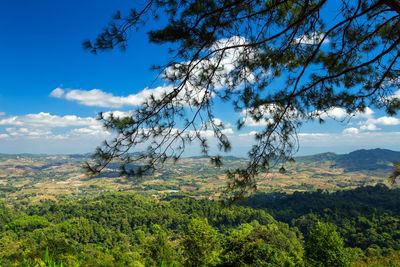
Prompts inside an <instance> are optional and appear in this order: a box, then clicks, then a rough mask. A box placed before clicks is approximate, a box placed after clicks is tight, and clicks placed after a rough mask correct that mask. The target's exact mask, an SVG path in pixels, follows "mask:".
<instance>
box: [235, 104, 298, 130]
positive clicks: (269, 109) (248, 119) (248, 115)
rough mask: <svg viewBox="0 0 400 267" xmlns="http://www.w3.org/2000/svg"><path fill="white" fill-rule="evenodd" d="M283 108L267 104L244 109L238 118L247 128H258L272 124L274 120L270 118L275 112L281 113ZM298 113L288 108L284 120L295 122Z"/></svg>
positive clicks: (292, 108)
mask: <svg viewBox="0 0 400 267" xmlns="http://www.w3.org/2000/svg"><path fill="white" fill-rule="evenodd" d="M283 109H285V107H281V106H278V105H276V104H267V105H262V106H259V107H257V108H253V109H245V110H242V111H241V112H240V116H241V117H243V122H244V124H245V125H246V126H249V127H258V126H267V125H268V124H273V123H274V120H273V119H272V117H273V116H274V114H275V113H276V112H280V111H283ZM252 115H255V116H256V117H258V118H260V120H258V121H256V120H255V119H253V118H252ZM298 116H299V115H298V112H297V110H296V109H295V108H294V107H291V108H289V109H288V110H287V111H286V114H285V119H286V120H295V119H298Z"/></svg>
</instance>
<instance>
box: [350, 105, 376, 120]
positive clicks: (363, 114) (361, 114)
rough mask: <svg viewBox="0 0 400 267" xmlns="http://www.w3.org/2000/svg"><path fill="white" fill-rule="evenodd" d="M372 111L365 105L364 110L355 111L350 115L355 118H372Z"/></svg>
mask: <svg viewBox="0 0 400 267" xmlns="http://www.w3.org/2000/svg"><path fill="white" fill-rule="evenodd" d="M373 114H374V111H373V110H372V109H370V108H369V107H366V108H365V109H364V111H356V112H355V113H354V114H353V115H352V116H353V117H354V118H356V119H359V118H372V116H373Z"/></svg>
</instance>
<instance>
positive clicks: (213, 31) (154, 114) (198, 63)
mask: <svg viewBox="0 0 400 267" xmlns="http://www.w3.org/2000/svg"><path fill="white" fill-rule="evenodd" d="M157 17H162V18H167V19H168V22H167V23H166V24H165V25H163V26H162V27H161V28H157V29H151V30H150V31H149V32H148V36H149V41H150V42H153V43H156V44H170V48H171V49H170V61H169V62H166V63H165V65H162V66H156V69H158V70H159V73H160V77H161V78H162V79H163V80H164V81H167V82H168V83H169V84H170V86H168V88H167V89H166V90H165V92H163V94H161V95H151V96H150V97H148V98H147V99H146V101H144V102H143V104H142V105H141V106H139V107H138V108H137V109H136V110H134V111H133V112H132V116H130V117H124V118H120V117H118V116H102V114H100V116H99V117H100V119H101V120H103V122H104V125H105V127H106V128H107V129H109V130H112V131H115V133H116V134H117V135H116V138H115V139H114V140H112V141H108V142H105V143H104V145H103V146H102V147H99V148H98V149H97V151H96V153H95V156H96V159H97V163H96V164H94V165H90V166H87V167H88V169H89V170H90V171H91V172H94V173H96V172H99V171H101V170H102V169H103V168H104V167H105V166H106V165H107V164H108V163H109V162H110V161H111V160H113V159H115V158H119V159H122V161H123V162H124V163H125V164H127V163H130V162H132V161H134V160H136V159H138V158H146V159H147V160H148V161H147V165H146V166H145V167H143V168H139V169H129V168H126V167H125V165H124V164H123V165H122V167H121V172H122V174H126V175H140V174H142V173H143V172H145V171H148V170H152V169H154V168H155V167H156V166H157V164H159V163H163V162H164V161H165V160H166V159H168V158H173V159H178V158H179V157H181V156H182V153H183V152H184V151H185V148H186V147H187V146H188V144H189V143H191V142H193V141H197V142H199V144H200V146H201V148H202V152H203V154H205V155H208V152H209V145H208V139H207V136H205V135H204V134H203V133H204V131H211V132H212V133H213V135H214V136H215V137H216V139H217V140H218V145H219V149H220V150H221V151H229V150H230V148H231V144H230V141H229V139H228V137H227V135H226V131H225V125H224V124H223V123H222V122H221V121H220V120H219V119H217V117H216V115H215V112H214V111H215V105H216V104H218V103H220V102H221V101H224V102H228V103H231V104H232V108H233V110H234V111H236V112H241V113H242V114H244V119H239V120H238V121H237V123H236V126H237V128H239V129H240V128H242V127H244V126H245V125H246V123H249V122H254V123H260V124H261V125H263V129H262V130H260V131H258V132H257V133H256V134H255V141H254V145H253V146H252V147H251V148H250V150H249V152H248V156H249V159H250V160H249V163H248V165H247V166H246V167H245V168H242V169H237V170H231V171H230V172H228V176H229V178H230V183H229V185H228V187H229V188H230V189H231V190H232V192H235V194H236V196H241V195H242V194H243V193H245V192H247V191H249V190H253V189H255V188H256V177H257V175H258V174H259V172H260V171H267V170H268V169H269V168H270V167H271V166H273V165H274V164H276V163H277V162H284V161H287V160H290V159H291V158H292V155H293V153H294V152H296V151H297V148H298V145H299V144H298V139H297V131H298V129H299V127H300V126H301V124H303V123H304V122H307V121H309V120H318V121H320V122H323V120H324V118H326V113H327V112H329V111H330V110H332V109H334V108H342V109H344V110H346V112H347V113H348V116H349V117H351V116H354V115H355V114H359V113H362V112H364V111H365V110H366V108H368V107H377V108H380V109H383V110H385V111H386V112H387V114H389V115H395V114H396V112H397V111H398V110H399V108H400V99H399V98H398V95H399V92H400V91H398V89H399V80H398V78H397V77H398V76H399V63H398V58H399V56H400V50H399V44H400V34H399V33H400V32H399V31H400V27H399V22H400V2H399V1H397V0H378V1H376V0H373V1H370V0H358V1H356V0H342V1H328V0H208V1H198V0H190V1H169V0H168V1H166V0H149V1H147V2H146V3H145V4H144V5H143V6H142V7H141V8H139V9H132V10H130V11H128V12H127V11H126V10H123V11H120V12H118V13H117V14H115V16H114V17H113V20H112V22H111V23H110V24H109V25H108V26H107V28H106V29H105V30H104V31H103V32H102V33H100V34H99V35H98V37H97V38H96V39H95V40H94V41H87V42H85V43H84V47H85V48H86V49H88V50H90V51H91V52H93V53H98V52H102V51H105V50H110V49H113V48H116V47H119V48H122V49H126V48H127V46H128V44H129V39H130V37H132V38H134V37H135V33H134V31H135V30H140V29H141V28H143V27H144V25H146V23H148V22H149V21H152V20H154V19H156V18H157ZM178 121H179V122H183V126H181V127H178V125H179V124H178ZM142 143H146V144H149V145H148V148H147V151H146V152H145V153H140V154H132V153H130V152H132V151H134V149H135V147H136V146H137V145H138V144H142ZM211 160H212V162H213V163H215V164H216V165H220V164H221V163H222V162H221V157H219V156H214V157H211Z"/></svg>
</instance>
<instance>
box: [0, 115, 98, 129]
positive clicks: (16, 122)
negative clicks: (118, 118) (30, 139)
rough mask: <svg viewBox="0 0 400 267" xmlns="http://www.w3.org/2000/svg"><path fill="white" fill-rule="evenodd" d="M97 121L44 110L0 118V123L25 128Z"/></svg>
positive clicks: (77, 124)
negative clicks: (52, 113)
mask: <svg viewBox="0 0 400 267" xmlns="http://www.w3.org/2000/svg"><path fill="white" fill-rule="evenodd" d="M97 123H99V122H98V121H97V120H96V119H95V118H91V117H86V118H81V117H78V116H75V115H65V116H57V115H51V114H50V113H45V112H40V113H38V114H27V115H23V116H12V117H8V118H4V119H1V120H0V125H13V126H23V127H25V128H29V127H31V128H37V127H46V128H55V127H69V126H86V125H93V124H97Z"/></svg>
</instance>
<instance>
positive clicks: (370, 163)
mask: <svg viewBox="0 0 400 267" xmlns="http://www.w3.org/2000/svg"><path fill="white" fill-rule="evenodd" d="M50 156H52V155H41V154H1V153H0V161H1V160H7V159H18V158H32V159H35V158H36V159H38V158H45V157H50ZM57 157H62V160H61V161H63V162H68V161H69V160H68V159H70V160H73V161H82V162H83V161H87V160H90V159H91V154H90V153H86V154H71V155H58V156H57ZM207 157H208V156H193V157H188V158H187V159H194V160H196V159H197V160H202V159H205V158H207ZM223 159H224V160H225V162H230V163H231V164H234V162H238V161H241V162H243V161H246V158H240V157H235V156H226V157H223ZM295 160H296V162H297V163H302V164H314V165H315V164H317V165H318V164H322V163H327V162H328V163H329V164H330V167H331V168H343V170H344V171H345V172H357V171H385V172H387V171H388V170H391V169H392V168H393V163H394V162H398V161H400V152H398V151H393V150H389V149H381V148H376V149H361V150H356V151H353V152H350V153H348V154H335V153H332V152H327V153H321V154H315V155H310V156H301V157H296V158H295ZM114 165H115V166H114ZM118 167H119V164H117V163H114V164H110V166H109V168H110V169H117V168H118Z"/></svg>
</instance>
